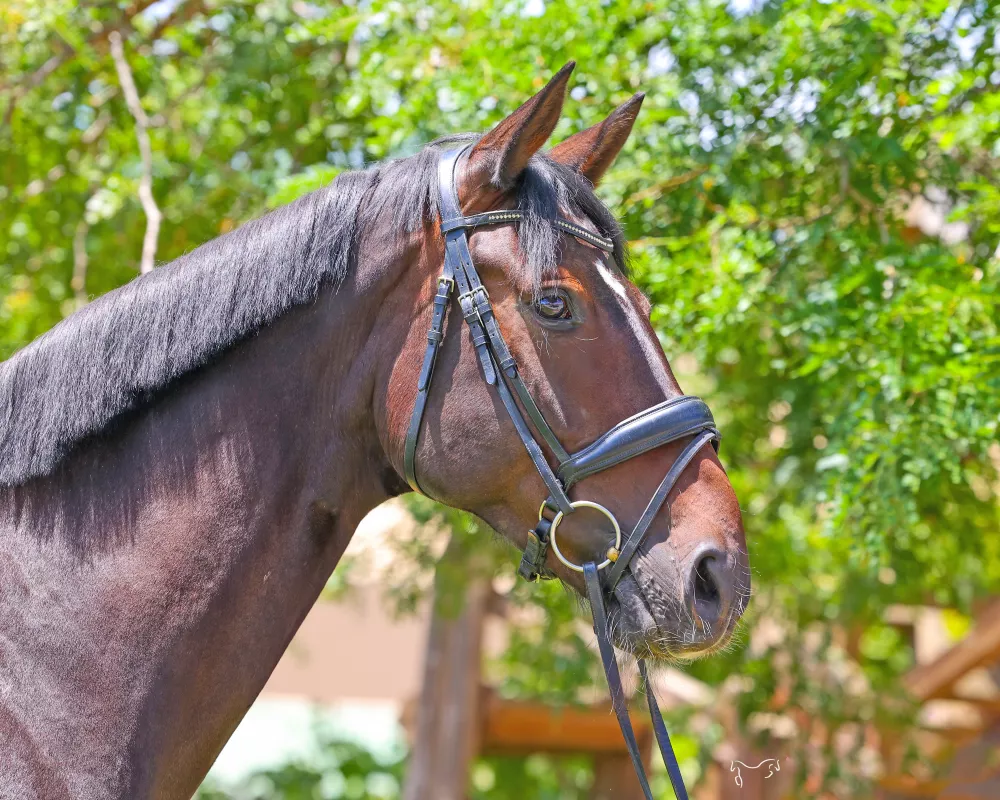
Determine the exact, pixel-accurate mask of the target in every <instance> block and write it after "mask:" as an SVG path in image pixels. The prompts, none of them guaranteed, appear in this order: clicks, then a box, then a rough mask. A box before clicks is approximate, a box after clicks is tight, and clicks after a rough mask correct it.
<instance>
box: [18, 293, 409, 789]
mask: <svg viewBox="0 0 1000 800" xmlns="http://www.w3.org/2000/svg"><path fill="white" fill-rule="evenodd" d="M375 283H376V285H374V286H371V285H369V288H368V290H367V291H366V292H365V293H364V294H363V295H362V294H359V293H358V292H356V291H354V290H353V289H352V288H351V285H348V286H345V287H344V288H343V289H341V290H340V291H339V292H338V293H336V294H334V293H327V294H324V295H323V296H322V297H321V299H320V300H319V301H318V302H317V303H316V304H314V305H312V306H309V307H304V308H300V309H298V310H296V311H293V312H291V313H289V314H287V315H286V316H285V317H283V318H282V319H280V320H279V321H278V322H276V323H275V324H274V325H272V326H270V327H269V328H268V329H266V330H264V331H262V332H261V333H260V334H259V335H258V336H256V337H254V338H252V339H251V340H248V341H246V342H244V343H243V344H242V345H240V346H238V347H236V348H235V349H234V350H232V351H230V352H229V353H227V354H226V355H225V356H224V357H222V358H221V359H220V360H219V361H218V362H217V363H215V364H214V365H212V366H209V367H206V368H204V369H203V370H202V371H200V372H199V373H198V374H195V375H192V376H189V377H188V378H186V379H184V380H182V381H181V382H180V383H179V384H178V385H176V386H175V387H173V389H172V390H171V391H170V392H169V393H168V394H167V395H166V396H165V397H164V398H162V399H161V400H159V401H157V402H156V403H155V405H154V406H153V407H152V408H150V409H148V410H146V411H145V412H143V413H142V414H141V415H139V416H138V417H136V418H133V419H132V420H130V421H128V422H127V424H125V425H123V426H122V429H121V430H119V431H118V432H117V433H115V434H114V435H113V436H111V437H108V438H107V439H106V440H105V441H103V442H102V443H98V444H95V445H91V446H89V447H87V448H85V449H84V451H83V452H81V453H79V454H78V455H76V456H74V457H73V458H71V459H70V460H69V461H68V462H67V463H66V464H65V466H64V467H63V468H62V469H61V470H60V471H59V473H57V474H56V475H53V476H52V477H51V478H48V479H45V480H41V481H37V482H36V483H35V484H33V485H30V486H28V487H25V488H23V489H22V490H19V494H18V497H17V499H16V503H12V504H7V507H8V508H13V507H15V506H16V507H17V508H18V521H17V522H16V523H15V524H14V525H12V526H11V525H8V524H5V523H4V521H3V517H4V514H3V513H2V512H3V510H4V505H5V504H4V503H2V502H0V531H2V535H0V663H4V664H7V665H12V664H13V665H15V666H16V669H17V670H19V671H21V673H20V674H19V675H15V677H14V678H13V681H14V686H15V689H14V691H13V692H8V693H0V740H3V739H4V738H5V737H4V735H3V734H4V733H5V732H6V733H10V732H11V731H14V732H16V731H18V730H22V731H23V734H22V735H21V739H20V741H21V745H20V747H22V748H23V749H25V750H26V751H28V750H31V748H32V747H34V744H33V743H35V742H38V741H42V742H45V743H46V748H47V750H48V752H49V753H50V754H51V758H52V759H54V761H53V763H57V764H59V765H60V766H59V773H60V774H73V775H75V776H77V777H76V778H75V779H74V780H77V782H78V783H77V785H79V786H83V787H84V790H83V791H82V794H80V795H79V796H88V797H119V796H128V797H140V796H156V797H165V798H166V797H190V795H191V793H192V792H193V791H194V789H195V788H196V786H197V784H198V782H199V781H200V779H201V777H202V776H203V775H204V773H205V772H206V771H207V769H208V767H209V766H210V765H211V763H212V761H213V760H214V758H215V755H216V754H217V753H218V751H219V749H221V747H222V744H223V743H224V742H225V740H226V739H227V738H228V736H229V735H230V734H231V732H232V730H233V729H234V728H235V726H236V724H237V723H238V722H239V720H240V718H241V717H242V716H243V714H244V713H245V712H246V709H247V708H248V707H249V705H250V704H251V703H252V701H253V699H254V698H255V696H256V695H257V694H258V692H259V691H260V689H261V688H262V687H263V685H264V683H265V681H266V679H267V677H268V675H269V674H270V673H271V671H272V669H273V667H274V665H275V664H276V663H277V661H278V659H279V658H280V656H281V654H282V652H283V651H284V649H285V647H286V646H287V644H288V642H289V640H290V639H291V637H292V635H293V634H294V632H295V630H296V628H297V627H298V625H299V623H300V622H301V621H302V619H303V617H304V616H305V614H306V613H307V611H308V610H309V608H310V606H311V605H312V603H313V602H314V601H315V599H316V598H317V596H318V595H319V592H320V591H321V589H322V587H323V585H324V583H325V581H326V580H327V578H328V576H329V574H330V572H331V571H332V570H333V568H334V566H335V565H336V563H337V561H338V559H339V558H340V556H341V554H342V552H343V550H344V548H345V547H346V545H347V543H348V541H349V539H350V536H351V534H352V533H353V531H354V529H355V527H356V526H357V524H358V522H359V521H360V519H361V518H362V517H363V516H364V514H365V513H367V512H368V511H369V510H370V509H371V508H373V507H374V506H376V505H377V504H378V503H380V502H382V500H384V499H386V498H387V497H388V496H389V495H390V494H391V493H393V492H394V491H398V488H400V487H398V486H396V485H395V484H397V483H398V479H397V478H396V477H395V472H394V471H393V470H392V469H391V467H389V465H388V462H387V460H386V457H385V455H384V453H383V451H382V448H381V446H380V443H379V439H378V434H377V431H376V424H375V419H374V414H373V411H372V398H373V385H374V382H375V380H376V376H375V375H373V374H372V373H373V371H374V370H375V368H376V367H375V366H374V364H377V360H378V359H377V357H376V354H375V352H374V351H376V350H379V349H384V342H383V343H379V342H378V335H379V332H378V331H377V330H376V323H377V321H378V320H379V315H378V314H377V313H369V312H371V311H372V310H373V307H374V306H375V305H376V304H378V303H380V301H381V298H380V291H379V289H378V285H377V282H375ZM369 284H371V282H369ZM352 285H353V284H352ZM384 476H389V477H384ZM385 482H388V484H389V485H388V486H386V485H385ZM3 529H6V530H3ZM17 587H21V588H20V589H18V588H17ZM28 587H34V588H31V589H30V591H29V590H28ZM38 587H45V588H44V591H42V590H40V589H39V588H38ZM57 730H58V731H59V732H60V733H59V735H58V737H57V736H56V735H55V733H54V732H55V731H57ZM109 732H110V733H109ZM7 741H8V743H7V745H4V744H0V761H4V760H5V757H7V756H9V755H10V754H9V752H8V753H7V754H5V752H4V747H5V746H6V747H8V748H17V747H19V745H18V741H19V740H18V739H17V738H16V737H14V734H13V733H11V734H10V736H9V737H7ZM12 743H13V744H12ZM14 755H15V757H16V756H17V755H18V754H17V752H16V750H15V753H14ZM25 758H26V759H27V760H26V761H25V763H30V758H28V757H27V756H25ZM39 769H40V768H39ZM38 774H39V775H41V774H42V773H38ZM46 774H48V773H46ZM52 774H55V773H52ZM81 782H82V783H81ZM3 788H4V787H3V779H2V777H0V794H3V792H2V789H3ZM49 789H50V791H48V792H43V794H45V796H52V797H56V796H59V795H60V794H61V793H62V792H61V787H58V786H51V787H49ZM68 794H69V795H70V796H77V794H76V793H75V792H73V793H68Z"/></svg>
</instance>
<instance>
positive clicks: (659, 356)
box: [594, 259, 676, 397]
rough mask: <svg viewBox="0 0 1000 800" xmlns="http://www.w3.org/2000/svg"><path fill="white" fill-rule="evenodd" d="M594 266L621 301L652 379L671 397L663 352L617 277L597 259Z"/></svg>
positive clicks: (674, 388)
mask: <svg viewBox="0 0 1000 800" xmlns="http://www.w3.org/2000/svg"><path fill="white" fill-rule="evenodd" d="M594 265H595V266H596V267H597V274H598V275H600V276H601V278H602V279H603V280H604V282H605V283H606V284H607V285H608V288H610V289H611V291H612V292H614V293H615V294H616V295H617V296H618V298H619V299H620V300H621V307H622V310H623V311H624V312H625V318H626V319H627V320H628V323H629V327H631V328H632V332H633V333H634V334H635V338H636V341H637V342H638V343H639V347H641V348H642V352H643V354H644V355H645V356H646V361H647V362H648V363H649V367H650V372H652V374H653V376H654V378H655V379H656V380H657V381H658V382H659V383H660V386H661V388H662V389H663V391H664V392H665V393H667V396H668V397H669V396H672V395H673V394H674V393H675V392H676V387H674V385H673V382H672V381H671V380H670V378H669V377H668V376H667V371H666V370H665V369H663V351H662V350H661V349H660V343H659V342H658V341H656V340H655V339H654V337H651V336H650V335H649V328H648V327H647V326H646V325H645V323H644V320H643V319H642V316H641V315H640V314H639V312H638V311H637V310H636V307H635V303H633V302H632V301H631V300H630V299H629V296H628V292H627V291H626V290H625V285H624V284H623V283H622V282H621V280H619V279H618V276H617V275H615V274H614V273H613V272H612V271H611V270H610V269H608V267H607V265H606V264H605V263H604V262H603V261H601V260H600V259H597V260H596V261H595V262H594Z"/></svg>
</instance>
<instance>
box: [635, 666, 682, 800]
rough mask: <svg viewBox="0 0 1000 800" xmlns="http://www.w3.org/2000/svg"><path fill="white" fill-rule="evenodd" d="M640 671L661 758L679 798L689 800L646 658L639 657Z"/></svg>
mask: <svg viewBox="0 0 1000 800" xmlns="http://www.w3.org/2000/svg"><path fill="white" fill-rule="evenodd" d="M639 673H640V674H641V675H642V685H643V686H644V687H645V690H646V705H647V706H648V707H649V719H650V721H651V722H652V723H653V734H654V735H655V736H656V745H657V747H658V748H659V750H660V758H662V759H663V765H664V766H665V767H666V768H667V775H668V776H669V777H670V785H671V786H672V787H673V789H674V794H675V795H677V800H687V787H685V786H684V776H683V775H681V768H680V765H679V764H678V763H677V756H676V755H675V754H674V746H673V744H672V743H671V741H670V734H669V733H668V732H667V726H666V725H665V724H664V723H663V715H662V714H661V713H660V707H659V705H657V703H656V695H654V694H653V684H651V683H650V682H649V675H648V673H647V672H646V661H645V659H642V658H640V659H639Z"/></svg>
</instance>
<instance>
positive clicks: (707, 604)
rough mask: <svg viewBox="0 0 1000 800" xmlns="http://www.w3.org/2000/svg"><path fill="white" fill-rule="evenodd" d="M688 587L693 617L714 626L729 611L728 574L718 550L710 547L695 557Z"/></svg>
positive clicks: (723, 559) (723, 558)
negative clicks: (689, 588)
mask: <svg viewBox="0 0 1000 800" xmlns="http://www.w3.org/2000/svg"><path fill="white" fill-rule="evenodd" d="M690 587H691V597H690V601H691V606H692V608H691V610H692V611H693V612H694V616H695V618H696V619H699V620H700V621H701V622H702V623H704V624H705V625H707V626H710V627H713V628H714V627H715V626H716V625H717V624H718V623H719V622H720V620H721V619H722V618H723V617H724V616H725V614H727V613H728V611H729V609H728V606H729V601H728V598H729V588H728V587H729V583H728V576H727V575H726V566H725V556H723V554H722V553H721V552H720V551H718V550H716V549H714V548H712V549H709V550H707V551H705V552H703V553H701V554H700V555H699V556H697V557H696V558H695V560H694V563H693V564H692V569H691V583H690Z"/></svg>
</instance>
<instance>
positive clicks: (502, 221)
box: [441, 209, 615, 253]
mask: <svg viewBox="0 0 1000 800" xmlns="http://www.w3.org/2000/svg"><path fill="white" fill-rule="evenodd" d="M522 219H524V214H523V213H522V212H521V211H516V210H513V209H510V210H508V209H501V210H499V211H484V212H483V213H482V214H472V215H471V216H468V217H463V216H454V217H449V218H448V219H445V218H444V217H442V219H441V232H442V233H450V232H451V231H455V230H459V229H460V228H461V229H464V228H479V227H482V226H484V225H509V224H510V223H511V222H517V221H519V220H522ZM552 224H553V225H554V226H555V227H557V228H559V229H560V230H562V231H565V232H566V233H568V234H570V235H571V236H575V237H576V238H577V239H581V240H583V241H585V242H587V243H588V244H592V245H594V247H597V248H600V249H601V250H604V251H605V252H606V253H613V252H614V250H615V243H614V242H613V241H611V240H610V239H608V238H606V237H604V236H601V235H599V234H596V233H594V232H593V231H588V230H587V229H586V228H584V227H583V226H581V225H577V224H576V223H575V222H570V221H569V220H568V219H563V218H562V217H556V218H555V219H554V220H552Z"/></svg>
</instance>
